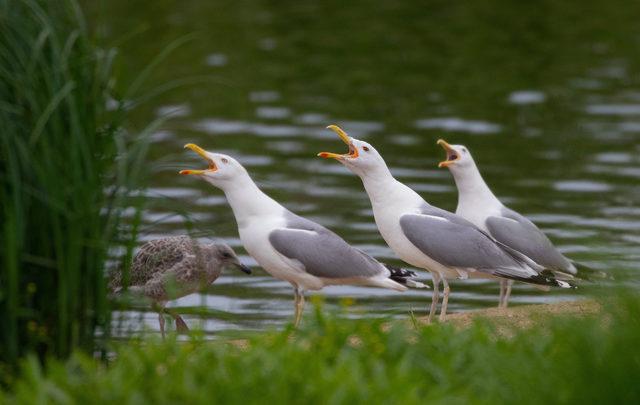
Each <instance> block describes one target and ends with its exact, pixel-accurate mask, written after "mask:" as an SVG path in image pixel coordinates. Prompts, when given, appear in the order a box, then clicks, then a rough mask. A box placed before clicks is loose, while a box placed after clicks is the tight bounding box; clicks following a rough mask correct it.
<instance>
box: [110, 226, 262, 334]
mask: <svg viewBox="0 0 640 405" xmlns="http://www.w3.org/2000/svg"><path fill="white" fill-rule="evenodd" d="M227 266H234V267H237V268H238V269H239V270H242V271H244V272H245V273H250V272H251V271H250V270H249V269H248V268H247V267H245V266H243V265H242V264H241V263H240V261H239V259H238V257H237V256H236V254H235V252H234V251H233V249H231V248H230V247H229V246H228V245H226V244H224V243H209V244H200V243H198V242H197V241H195V240H193V239H191V238H190V237H188V236H176V237H170V238H163V239H156V240H152V241H149V242H147V243H145V244H144V245H142V246H141V247H140V250H138V252H137V253H136V256H135V257H134V259H133V263H132V265H131V269H130V273H129V286H128V291H130V292H132V293H134V294H140V295H144V296H147V297H149V298H151V299H152V300H153V301H154V302H155V303H156V305H157V306H158V307H160V309H161V313H160V314H159V317H158V321H159V323H160V332H161V333H162V336H163V337H164V318H163V316H162V312H167V310H165V309H164V305H165V303H166V301H168V300H170V299H175V298H180V297H183V296H185V295H188V294H191V293H194V292H197V291H200V290H202V289H203V288H205V287H206V286H207V285H209V284H211V283H212V282H214V281H215V280H216V279H217V278H218V277H219V276H220V273H221V272H222V269H223V268H224V267H227ZM109 288H110V289H111V291H112V292H113V293H114V294H118V293H119V292H120V291H121V290H122V288H123V286H122V272H120V271H118V272H116V273H114V274H112V275H111V280H110V282H109ZM170 315H171V316H173V317H174V318H175V320H176V326H177V328H178V330H188V328H187V325H186V323H185V322H184V320H183V319H182V318H181V317H180V316H179V315H177V314H174V313H170Z"/></svg>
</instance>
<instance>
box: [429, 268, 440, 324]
mask: <svg viewBox="0 0 640 405" xmlns="http://www.w3.org/2000/svg"><path fill="white" fill-rule="evenodd" d="M431 278H432V279H433V292H432V293H431V309H430V310H429V318H428V320H427V323H431V321H432V320H433V316H434V315H435V314H436V308H437V307H438V300H439V299H440V297H439V294H438V286H439V285H440V274H438V273H436V272H432V273H431Z"/></svg>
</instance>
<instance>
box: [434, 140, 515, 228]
mask: <svg viewBox="0 0 640 405" xmlns="http://www.w3.org/2000/svg"><path fill="white" fill-rule="evenodd" d="M438 145H440V146H442V148H443V149H444V150H445V152H446V154H447V156H446V160H443V161H442V162H440V163H439V164H438V167H440V168H442V167H446V168H447V169H449V171H450V172H451V174H452V175H453V178H454V180H455V182H456V187H457V189H458V208H457V210H456V213H457V214H459V215H462V216H463V217H465V218H466V219H468V220H470V221H471V222H473V223H475V224H476V225H478V226H480V227H483V225H482V224H483V223H484V219H485V217H486V216H488V215H492V214H495V213H496V212H497V211H499V210H500V208H501V207H502V206H503V205H502V203H501V202H500V201H499V200H498V198H497V197H496V196H495V195H494V194H493V192H492V191H491V189H489V186H487V183H485V181H484V179H483V178H482V175H481V174H480V171H479V170H478V166H476V162H475V161H474V160H473V156H471V151H469V149H468V148H467V147H466V146H464V145H450V144H448V143H447V142H446V141H444V140H443V139H439V140H438Z"/></svg>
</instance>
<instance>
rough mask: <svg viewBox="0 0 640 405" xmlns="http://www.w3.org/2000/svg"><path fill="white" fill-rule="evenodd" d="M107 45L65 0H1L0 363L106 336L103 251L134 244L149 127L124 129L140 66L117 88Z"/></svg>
mask: <svg viewBox="0 0 640 405" xmlns="http://www.w3.org/2000/svg"><path fill="white" fill-rule="evenodd" d="M114 55H115V51H114V50H111V49H102V48H100V47H98V46H97V45H96V43H95V39H94V37H93V36H92V34H90V32H88V29H87V27H86V26H85V20H84V17H83V16H82V13H81V11H80V9H79V7H78V5H77V4H76V2H75V1H74V0H62V1H55V2H52V1H45V0H0V201H1V202H2V203H1V205H0V247H1V250H0V251H1V253H0V364H1V363H2V362H3V361H4V362H5V364H12V363H13V364H15V362H16V361H17V359H18V358H19V357H20V356H22V355H24V354H25V353H27V352H31V351H35V352H37V353H39V354H40V355H41V357H45V356H49V355H51V354H54V355H58V356H61V357H63V356H66V355H68V354H69V353H71V351H72V349H73V348H75V347H81V348H84V349H85V350H87V351H92V350H95V348H96V346H95V343H96V341H95V339H96V336H97V335H101V336H106V335H108V328H107V325H108V324H109V310H108V304H107V301H106V294H105V279H104V271H105V261H106V258H107V255H108V252H109V249H110V248H112V247H113V246H115V245H117V244H123V243H124V244H128V245H129V246H131V245H132V241H133V237H134V235H132V234H133V233H135V227H134V228H133V229H134V231H133V232H131V231H129V230H126V229H124V227H123V212H124V209H125V208H127V206H130V205H133V206H137V205H138V202H136V201H132V200H131V199H130V192H131V191H132V190H135V189H136V188H137V187H138V186H139V185H140V184H141V179H143V178H144V173H145V168H144V160H143V158H144V156H145V153H146V150H147V146H148V145H147V139H148V137H147V134H148V132H149V131H151V130H152V129H153V126H150V127H149V128H146V129H145V130H142V131H139V132H132V131H127V130H124V129H123V128H124V127H125V126H126V125H125V124H126V118H127V114H128V110H129V108H130V106H135V105H136V103H137V101H138V100H137V99H136V98H135V95H136V93H137V92H138V90H139V89H140V85H141V83H142V82H143V79H144V77H145V74H146V73H147V72H143V73H142V74H141V75H140V76H139V77H138V78H137V79H136V80H135V81H134V83H133V84H132V85H131V86H130V89H131V91H129V92H125V93H124V96H123V97H122V98H121V97H118V96H117V92H116V91H115V90H114V86H115V83H116V81H117V80H116V78H115V76H114V73H113V68H112V66H113V62H114ZM124 98H126V99H127V102H128V103H129V104H127V107H126V108H125V103H124V102H123V101H122V100H123V99H124Z"/></svg>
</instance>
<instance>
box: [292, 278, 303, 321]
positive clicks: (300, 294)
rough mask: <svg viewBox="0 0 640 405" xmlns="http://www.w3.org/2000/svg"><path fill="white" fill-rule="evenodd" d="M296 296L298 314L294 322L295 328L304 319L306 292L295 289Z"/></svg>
mask: <svg viewBox="0 0 640 405" xmlns="http://www.w3.org/2000/svg"><path fill="white" fill-rule="evenodd" d="M293 291H294V294H295V299H296V300H295V304H296V314H295V319H294V321H293V326H294V327H296V328H297V327H298V325H300V320H301V319H302V312H303V311H304V292H303V291H302V290H300V289H299V288H297V287H295V288H294V289H293Z"/></svg>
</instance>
